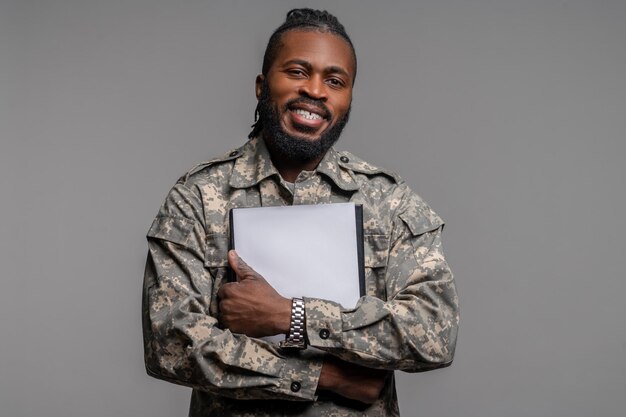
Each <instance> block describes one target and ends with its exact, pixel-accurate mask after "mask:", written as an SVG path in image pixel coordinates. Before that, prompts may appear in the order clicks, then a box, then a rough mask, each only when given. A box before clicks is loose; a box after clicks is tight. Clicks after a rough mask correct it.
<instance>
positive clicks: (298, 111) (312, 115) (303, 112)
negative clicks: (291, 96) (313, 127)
mask: <svg viewBox="0 0 626 417" xmlns="http://www.w3.org/2000/svg"><path fill="white" fill-rule="evenodd" d="M296 114H299V115H300V116H302V117H304V118H305V119H308V120H319V119H321V118H322V116H320V115H319V114H317V113H311V112H310V111H306V110H302V109H296Z"/></svg>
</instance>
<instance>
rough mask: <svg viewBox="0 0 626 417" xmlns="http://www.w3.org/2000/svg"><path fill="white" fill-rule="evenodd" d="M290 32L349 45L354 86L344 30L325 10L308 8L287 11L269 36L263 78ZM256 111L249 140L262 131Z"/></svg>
mask: <svg viewBox="0 0 626 417" xmlns="http://www.w3.org/2000/svg"><path fill="white" fill-rule="evenodd" d="M291 30H300V31H318V32H326V33H332V34H335V35H337V36H339V37H341V38H342V39H343V40H345V41H346V42H347V43H348V45H350V50H351V51H352V59H353V60H354V77H353V78H352V83H353V84H354V79H355V78H356V53H355V51H354V45H353V44H352V41H351V40H350V37H349V36H348V34H347V33H346V29H345V28H344V27H343V25H342V24H341V23H339V20H337V18H336V17H335V16H333V15H332V14H330V13H328V12H327V11H326V10H313V9H309V8H303V9H292V10H290V11H288V12H287V18H286V19H285V22H284V23H283V24H282V25H280V26H279V27H278V28H277V29H276V30H275V31H274V33H272V36H270V40H269V41H268V43H267V47H266V48H265V54H264V55H263V67H262V69H261V73H262V74H263V75H264V76H266V75H267V73H268V72H269V70H270V67H271V66H272V64H273V63H274V60H275V59H276V55H278V51H279V50H280V47H281V43H280V40H281V38H282V36H283V34H284V33H285V32H288V31H291ZM258 109H259V106H258V105H257V108H256V109H255V111H254V124H253V125H252V127H253V129H252V132H250V134H249V135H248V137H249V138H253V137H255V136H257V135H258V134H259V133H260V132H261V130H263V126H262V124H261V121H260V120H259V119H258V114H259V111H258Z"/></svg>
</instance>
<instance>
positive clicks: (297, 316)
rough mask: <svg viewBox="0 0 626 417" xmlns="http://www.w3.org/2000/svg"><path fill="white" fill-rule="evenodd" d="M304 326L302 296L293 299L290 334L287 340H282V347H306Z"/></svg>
mask: <svg viewBox="0 0 626 417" xmlns="http://www.w3.org/2000/svg"><path fill="white" fill-rule="evenodd" d="M305 332H306V330H305V327H304V300H302V298H292V299H291V323H290V325H289V334H288V335H287V336H286V337H285V340H284V341H282V342H280V347H281V348H289V349H304V348H306V342H305V340H304V339H305Z"/></svg>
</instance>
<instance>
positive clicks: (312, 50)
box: [272, 30, 355, 77]
mask: <svg viewBox="0 0 626 417" xmlns="http://www.w3.org/2000/svg"><path fill="white" fill-rule="evenodd" d="M292 60H304V61H307V62H309V63H310V64H311V65H313V66H320V67H322V68H328V67H340V68H343V69H344V70H345V71H346V72H347V73H348V74H350V75H351V76H352V77H354V70H355V68H354V67H355V62H354V57H353V54H352V48H351V47H350V45H349V44H348V42H346V41H345V40H344V39H343V38H342V37H340V36H338V35H335V34H333V33H331V32H320V31H317V30H313V31H303V30H290V31H288V32H285V33H284V34H283V35H282V36H281V39H280V46H279V49H278V53H277V54H276V58H275V59H274V62H273V65H272V66H279V65H282V64H284V63H286V62H289V61H292Z"/></svg>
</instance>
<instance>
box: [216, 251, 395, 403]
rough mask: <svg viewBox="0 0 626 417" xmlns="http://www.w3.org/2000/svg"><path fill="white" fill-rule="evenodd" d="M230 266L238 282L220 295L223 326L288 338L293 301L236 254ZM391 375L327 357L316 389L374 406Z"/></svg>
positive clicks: (235, 329)
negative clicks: (284, 335) (282, 335)
mask: <svg viewBox="0 0 626 417" xmlns="http://www.w3.org/2000/svg"><path fill="white" fill-rule="evenodd" d="M228 262H229V264H230V265H231V267H232V268H233V271H234V272H235V274H236V277H237V281H236V282H234V283H227V284H224V285H222V287H221V288H220V290H219V292H218V294H219V298H220V299H221V301H220V323H221V324H222V325H223V326H224V327H225V328H228V329H229V330H231V331H233V332H236V333H242V334H246V335H248V336H252V337H262V336H269V335H274V334H280V333H283V334H287V333H288V332H289V326H290V316H291V300H289V299H287V298H284V297H282V296H281V295H280V294H278V293H277V292H276V290H274V288H272V286H271V285H270V284H269V283H268V282H267V281H266V280H265V279H264V278H263V277H262V276H261V275H260V274H258V273H257V272H256V271H254V270H253V269H252V268H250V267H249V266H248V265H247V264H246V263H245V262H244V261H243V260H242V259H241V258H240V257H239V256H238V255H237V254H236V252H235V251H234V250H233V251H230V252H229V253H228ZM388 375H389V372H387V371H382V370H374V369H370V368H365V367H362V366H359V365H354V364H351V363H348V362H344V361H342V360H340V359H338V358H333V357H332V356H328V357H326V358H325V359H324V363H323V365H322V370H321V373H320V378H319V383H318V386H317V389H318V390H320V391H332V392H334V393H336V394H339V395H341V396H343V397H346V398H349V399H352V400H357V401H360V402H362V403H366V404H371V403H373V402H374V401H376V399H378V397H379V395H380V392H381V390H382V388H383V386H384V384H385V380H386V379H387V377H388Z"/></svg>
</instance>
